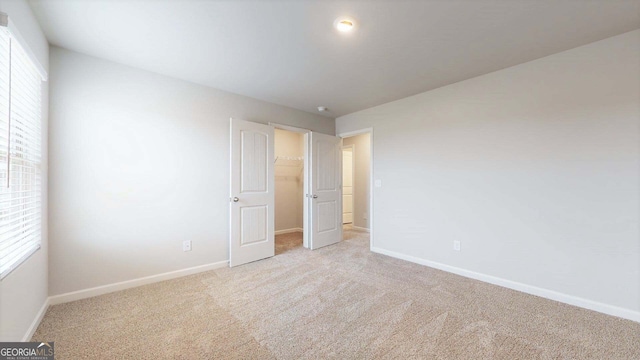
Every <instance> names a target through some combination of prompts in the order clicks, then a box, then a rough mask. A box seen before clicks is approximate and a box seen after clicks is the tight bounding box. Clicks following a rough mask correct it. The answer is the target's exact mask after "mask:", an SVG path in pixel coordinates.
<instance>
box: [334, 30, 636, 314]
mask: <svg viewBox="0 0 640 360" xmlns="http://www.w3.org/2000/svg"><path fill="white" fill-rule="evenodd" d="M639 79H640V30H636V31H633V32H630V33H626V34H622V35H619V36H615V37H612V38H609V39H605V40H602V41H598V42H595V43H592V44H589V45H585V46H582V47H578V48H575V49H572V50H569V51H565V52H562V53H558V54H555V55H552V56H548V57H545V58H542V59H538V60H535V61H531V62H528V63H525V64H521V65H518V66H514V67H511V68H508V69H505V70H501V71H497V72H494V73H491V74H487V75H484V76H480V77H477V78H473V79H470V80H466V81H462V82H459V83H456V84H453V85H450V86H446V87H443V88H440V89H436V90H433V91H429V92H426V93H422V94H419V95H415V96H412V97H409V98H405V99H402V100H398V101H395V102H391V103H388V104H385V105H381V106H378V107H374V108H370V109H367V110H363V111H360V112H356V113H353V114H349V115H346V116H343V117H340V118H338V119H337V126H336V130H337V132H338V133H342V132H346V131H353V130H356V129H361V128H365V127H374V138H373V144H374V149H373V151H374V156H375V159H374V163H373V166H374V171H375V174H374V178H375V179H380V180H381V181H382V187H381V188H375V189H374V190H375V194H374V196H375V201H374V209H373V214H374V221H375V222H376V223H375V226H374V232H375V233H374V245H375V246H376V247H377V248H378V249H382V250H384V251H386V252H388V253H393V254H395V255H396V256H404V257H408V256H413V258H414V259H420V260H421V261H422V260H425V261H429V262H433V263H437V264H441V265H442V264H443V265H446V266H451V267H454V268H458V269H463V270H468V271H470V272H467V274H470V273H471V272H475V273H479V274H484V275H491V276H494V277H497V278H501V279H506V280H510V281H513V282H517V283H520V284H524V285H526V286H533V287H538V288H541V289H545V290H551V291H555V292H558V293H561V294H562V296H560V297H562V298H563V299H564V300H567V299H570V297H567V296H565V295H569V296H573V297H576V298H574V300H576V299H578V300H576V302H581V301H582V300H587V301H585V302H582V303H584V304H586V303H590V302H589V301H592V302H595V303H591V305H594V304H595V305H597V306H596V307H598V306H599V309H600V310H602V309H604V308H606V309H609V310H611V312H616V311H618V310H620V309H622V311H621V312H624V313H625V314H626V315H628V316H630V317H634V318H635V319H637V320H638V319H640V313H639V311H640V240H639V239H640V232H639V224H638V221H639V220H638V219H639V218H640V211H639V207H640V193H639V184H640V166H639V164H640V154H639V146H640V80H639ZM454 240H460V241H461V242H462V250H461V251H460V252H456V251H453V250H452V244H453V241H454ZM546 294H551V292H547V293H546ZM607 311H608V310H607Z"/></svg>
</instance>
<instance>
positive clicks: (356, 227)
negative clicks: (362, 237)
mask: <svg viewBox="0 0 640 360" xmlns="http://www.w3.org/2000/svg"><path fill="white" fill-rule="evenodd" d="M351 228H352V229H353V230H356V231H364V232H370V231H371V230H369V229H367V228H363V227H360V226H355V225H352V226H351Z"/></svg>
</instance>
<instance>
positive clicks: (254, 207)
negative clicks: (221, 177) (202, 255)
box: [229, 119, 275, 266]
mask: <svg viewBox="0 0 640 360" xmlns="http://www.w3.org/2000/svg"><path fill="white" fill-rule="evenodd" d="M273 139H274V133H273V128H272V127H271V126H267V125H263V124H257V123H253V122H249V121H243V120H236V119H232V120H231V194H230V200H231V205H230V207H231V210H230V211H231V215H230V217H231V228H230V232H229V233H230V235H229V266H238V265H242V264H246V263H248V262H252V261H256V260H261V259H265V258H268V257H271V256H273V255H274V252H275V238H274V203H275V199H274V194H275V191H274V184H273V179H274V176H273V160H272V159H273V157H274V155H273V154H274V147H273V146H274V144H273Z"/></svg>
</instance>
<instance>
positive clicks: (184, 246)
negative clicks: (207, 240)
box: [182, 240, 191, 251]
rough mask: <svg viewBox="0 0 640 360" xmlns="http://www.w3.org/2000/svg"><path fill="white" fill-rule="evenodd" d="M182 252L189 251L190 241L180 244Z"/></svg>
mask: <svg viewBox="0 0 640 360" xmlns="http://www.w3.org/2000/svg"><path fill="white" fill-rule="evenodd" d="M182 251H191V240H185V241H183V242H182Z"/></svg>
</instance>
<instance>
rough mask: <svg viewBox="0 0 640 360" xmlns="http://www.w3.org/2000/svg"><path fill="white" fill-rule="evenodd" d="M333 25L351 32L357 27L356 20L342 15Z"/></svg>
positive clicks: (343, 30) (339, 29)
mask: <svg viewBox="0 0 640 360" xmlns="http://www.w3.org/2000/svg"><path fill="white" fill-rule="evenodd" d="M333 26H335V27H336V29H338V31H340V32H349V31H351V30H353V28H355V27H356V22H355V21H354V20H353V19H352V18H348V17H340V18H337V19H336V21H334V22H333Z"/></svg>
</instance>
